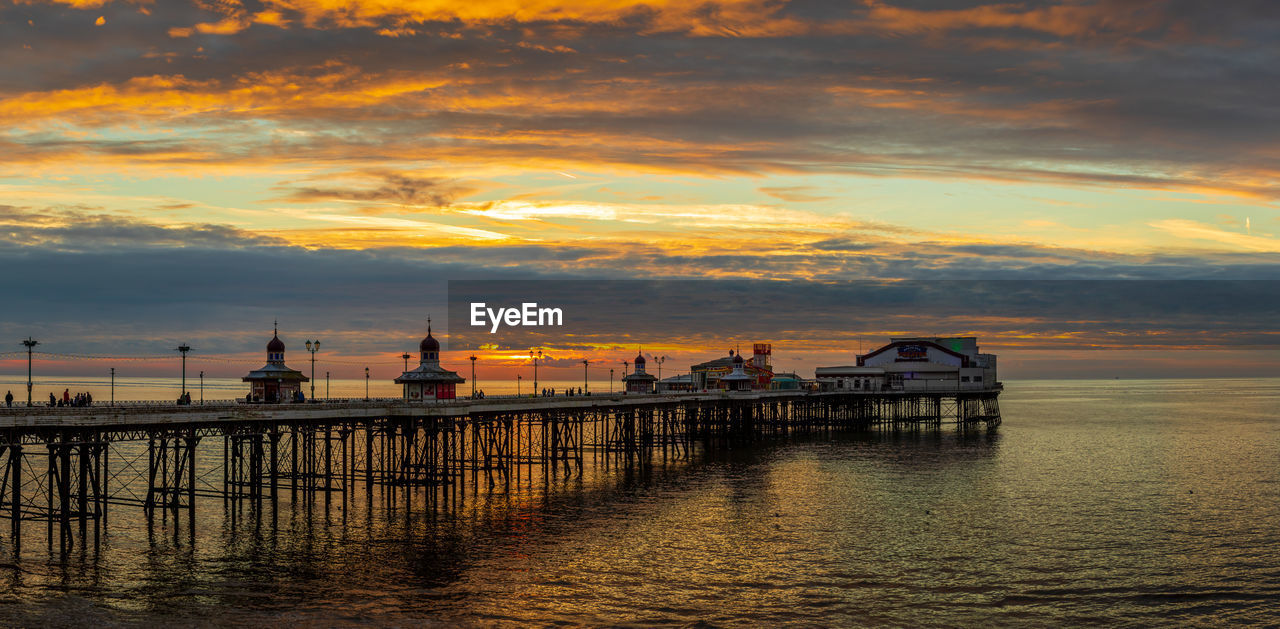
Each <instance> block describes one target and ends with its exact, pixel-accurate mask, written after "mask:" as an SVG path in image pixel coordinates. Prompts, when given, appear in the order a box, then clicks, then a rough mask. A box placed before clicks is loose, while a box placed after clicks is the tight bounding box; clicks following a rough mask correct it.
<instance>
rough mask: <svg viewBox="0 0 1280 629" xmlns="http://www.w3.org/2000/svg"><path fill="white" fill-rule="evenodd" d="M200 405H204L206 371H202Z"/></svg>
mask: <svg viewBox="0 0 1280 629" xmlns="http://www.w3.org/2000/svg"><path fill="white" fill-rule="evenodd" d="M200 406H204V372H203V371H201V372H200Z"/></svg>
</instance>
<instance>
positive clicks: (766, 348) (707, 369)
mask: <svg viewBox="0 0 1280 629" xmlns="http://www.w3.org/2000/svg"><path fill="white" fill-rule="evenodd" d="M751 354H752V355H751V359H750V360H747V359H746V358H745V357H743V356H742V353H741V352H737V353H735V352H734V351H733V350H729V355H728V356H725V357H723V358H717V359H715V360H709V361H707V362H705V363H698V364H696V365H694V366H692V367H690V368H689V372H690V376H691V377H692V380H693V383H692V388H693V390H695V391H697V390H703V391H706V390H712V389H728V388H729V385H728V384H726V383H724V382H721V379H723V378H724V377H725V376H728V375H730V374H732V373H733V370H734V369H735V368H736V367H737V366H738V365H739V364H740V365H741V366H742V373H743V375H745V376H746V380H747V381H748V387H747V388H749V389H757V390H758V389H768V388H769V383H770V382H771V381H772V380H773V365H771V364H769V363H770V361H769V358H770V356H772V355H773V346H772V345H770V344H769V343H756V344H755V345H753V346H752V352H751ZM734 382H735V384H734V385H733V389H732V390H735V391H736V390H740V389H741V387H742V380H740V379H735V381H734Z"/></svg>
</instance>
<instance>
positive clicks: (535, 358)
mask: <svg viewBox="0 0 1280 629" xmlns="http://www.w3.org/2000/svg"><path fill="white" fill-rule="evenodd" d="M529 358H532V359H533V390H534V391H537V390H538V359H539V358H542V350H538V355H537V356H535V355H534V354H533V350H529Z"/></svg>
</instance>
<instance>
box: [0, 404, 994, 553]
mask: <svg viewBox="0 0 1280 629" xmlns="http://www.w3.org/2000/svg"><path fill="white" fill-rule="evenodd" d="M1000 391H1001V388H1000V387H999V385H996V386H995V387H994V388H990V389H982V390H963V391H961V390H955V391H927V392H912V391H878V392H874V393H873V392H856V393H855V392H840V393H810V392H802V391H756V392H734V393H725V392H713V393H682V394H669V395H599V396H577V397H550V398H547V397H535V398H530V397H522V398H515V397H510V398H486V399H479V400H455V401H448V402H436V403H426V404H424V403H409V402H405V401H402V400H399V399H378V400H345V401H341V402H313V403H301V404H246V403H239V402H236V403H231V402H224V403H216V404H207V405H197V406H175V405H171V404H169V405H160V404H151V405H147V404H140V405H121V406H94V407H84V408H49V407H14V408H0V519H7V520H9V527H8V539H9V543H10V545H11V547H12V551H13V554H15V555H17V554H18V553H19V552H20V548H21V544H22V534H23V526H24V524H25V523H32V522H40V523H43V524H44V525H45V527H46V532H47V535H48V543H49V545H50V549H51V550H52V549H53V547H54V544H55V541H54V540H58V541H57V544H58V547H59V548H61V549H62V550H63V552H66V551H67V550H69V549H70V548H72V546H73V544H75V542H76V541H77V540H79V541H80V542H82V543H83V542H84V540H86V539H94V540H96V539H97V537H98V536H99V535H100V534H101V533H102V532H103V531H105V527H106V526H107V523H108V521H109V515H110V513H111V510H112V509H114V508H117V507H121V506H123V507H134V508H137V507H141V508H142V509H143V510H145V513H146V515H147V518H148V521H150V520H151V518H153V517H157V516H158V517H160V518H164V519H168V518H170V517H172V518H173V519H174V521H175V522H176V521H177V518H178V517H180V516H181V515H183V514H185V516H186V517H187V518H188V522H194V520H195V510H196V504H197V499H198V498H206V499H207V498H221V499H223V500H224V501H250V502H255V503H256V502H259V501H272V502H274V501H276V500H279V499H281V498H285V497H287V498H288V499H290V500H294V501H297V500H298V499H299V497H301V498H302V499H304V500H306V499H311V498H313V497H315V496H317V495H321V494H323V496H324V497H325V498H326V499H327V498H328V497H329V496H330V495H332V494H337V493H343V494H345V493H348V492H355V491H363V492H367V493H369V494H370V495H371V494H372V492H374V490H375V489H376V488H383V490H384V491H385V490H386V489H387V488H399V489H403V490H405V491H412V490H417V489H427V488H433V489H434V490H437V491H435V492H434V493H433V495H439V496H442V499H452V500H464V499H466V496H467V492H468V491H471V492H472V493H473V494H474V493H475V492H479V491H481V490H483V491H501V490H502V487H504V486H508V485H509V484H510V483H511V481H512V477H513V475H514V476H516V477H517V478H518V477H519V476H520V475H521V474H525V475H530V476H531V475H534V474H542V475H545V476H561V475H573V474H578V475H581V473H582V469H583V465H584V461H586V460H588V459H590V460H591V461H592V462H593V463H594V464H600V463H601V462H603V463H604V464H626V465H644V464H645V463H646V461H649V460H651V459H652V457H655V456H661V457H666V458H680V457H687V456H688V455H689V453H690V452H691V451H692V450H693V449H695V448H702V449H711V448H725V447H733V446H734V445H735V444H742V443H750V442H755V441H760V440H767V439H772V438H778V437H786V436H790V435H796V434H829V433H832V432H836V431H860V430H877V429H889V430H919V429H921V428H924V427H930V426H932V427H938V426H941V425H942V424H944V423H947V424H955V425H956V426H957V428H958V429H960V430H971V429H990V428H994V427H995V426H997V425H999V423H1000V410H999V403H998V398H999V394H1000ZM210 459H212V460H210ZM389 495H391V496H394V495H395V492H391V493H390V494H389ZM0 536H3V533H0Z"/></svg>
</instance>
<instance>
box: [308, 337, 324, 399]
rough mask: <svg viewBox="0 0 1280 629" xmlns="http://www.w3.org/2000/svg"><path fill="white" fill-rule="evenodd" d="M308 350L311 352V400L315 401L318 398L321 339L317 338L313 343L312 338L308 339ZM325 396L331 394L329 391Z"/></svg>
mask: <svg viewBox="0 0 1280 629" xmlns="http://www.w3.org/2000/svg"><path fill="white" fill-rule="evenodd" d="M307 351H308V352H311V398H310V399H311V401H313V402H314V401H315V399H316V352H318V351H320V340H319V339H316V342H315V343H312V342H311V341H310V340H308V341H307ZM325 377H326V378H327V377H328V376H325ZM325 397H329V394H328V393H327V392H326V393H325Z"/></svg>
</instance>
